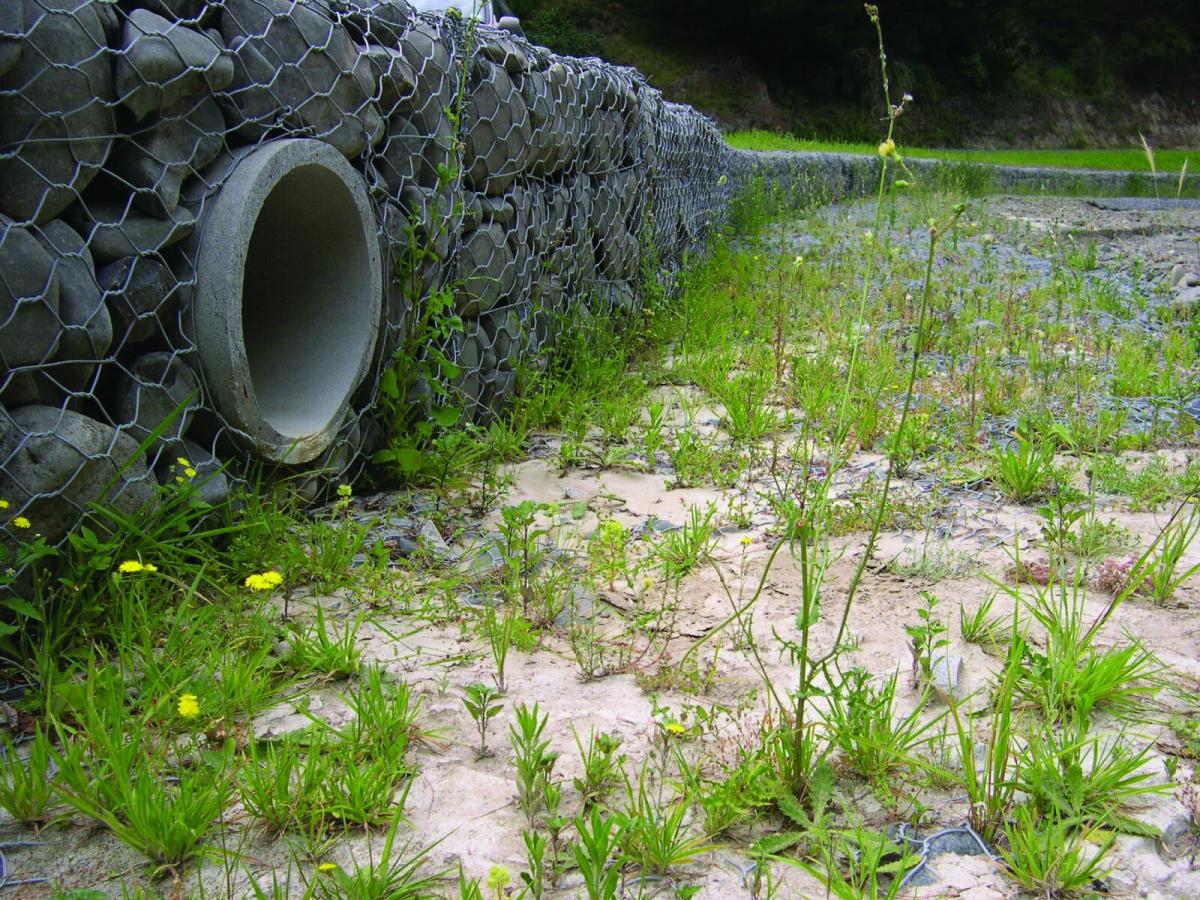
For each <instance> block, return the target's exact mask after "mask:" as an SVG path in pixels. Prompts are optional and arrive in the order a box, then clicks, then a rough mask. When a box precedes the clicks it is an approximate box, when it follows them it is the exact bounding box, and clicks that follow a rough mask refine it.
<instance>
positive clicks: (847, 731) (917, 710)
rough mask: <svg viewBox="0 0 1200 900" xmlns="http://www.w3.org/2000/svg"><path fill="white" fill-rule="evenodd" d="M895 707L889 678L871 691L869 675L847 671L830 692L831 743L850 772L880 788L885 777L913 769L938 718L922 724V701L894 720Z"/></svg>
mask: <svg viewBox="0 0 1200 900" xmlns="http://www.w3.org/2000/svg"><path fill="white" fill-rule="evenodd" d="M895 707H896V675H895V674H894V673H893V674H892V675H891V676H889V677H888V678H887V679H886V680H885V681H884V682H883V685H882V686H881V687H878V688H876V687H874V686H873V685H872V684H871V675H870V673H869V672H867V671H866V670H865V669H860V668H856V669H851V670H850V671H849V672H848V673H847V674H846V677H845V678H844V679H843V681H842V683H841V684H840V685H839V686H838V689H836V690H832V691H830V692H829V720H828V721H829V727H830V729H831V730H832V733H833V743H834V744H835V745H836V746H837V748H838V749H839V750H841V751H842V756H843V759H844V760H845V761H846V763H847V764H848V765H849V766H850V768H852V769H853V770H854V771H855V772H857V773H858V774H860V775H862V776H863V777H864V778H866V779H868V780H870V781H871V782H872V783H874V784H875V785H876V786H879V787H883V786H885V785H886V784H887V778H888V776H889V775H892V774H894V773H895V772H897V771H899V770H901V769H905V768H913V767H915V766H916V765H917V764H918V758H919V755H918V754H919V751H920V750H921V748H922V747H924V746H925V745H927V744H928V743H929V733H930V731H931V730H932V729H933V728H935V727H936V726H937V724H938V723H939V722H940V721H941V719H942V718H943V717H942V716H934V717H931V718H926V717H925V715H924V714H925V703H924V701H923V700H922V702H918V703H917V705H916V706H915V707H914V708H913V710H912V711H911V712H909V713H908V714H907V715H905V716H903V717H897V714H896V708H895Z"/></svg>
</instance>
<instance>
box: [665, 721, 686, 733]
mask: <svg viewBox="0 0 1200 900" xmlns="http://www.w3.org/2000/svg"><path fill="white" fill-rule="evenodd" d="M663 728H665V729H666V732H667V734H672V735H675V736H676V737H678V736H679V735H681V734H687V729H686V728H684V727H683V725H681V724H680V723H679V722H676V721H675V720H674V719H672V720H671V721H670V722H668V723H667V724H666V725H664V726H663Z"/></svg>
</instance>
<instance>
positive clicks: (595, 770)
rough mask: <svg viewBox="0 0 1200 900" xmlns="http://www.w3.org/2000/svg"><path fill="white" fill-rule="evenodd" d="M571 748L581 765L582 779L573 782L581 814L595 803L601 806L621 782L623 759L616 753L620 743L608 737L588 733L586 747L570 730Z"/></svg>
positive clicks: (623, 756)
mask: <svg viewBox="0 0 1200 900" xmlns="http://www.w3.org/2000/svg"><path fill="white" fill-rule="evenodd" d="M572 734H574V735H575V746H576V747H578V748H579V759H580V761H581V762H582V763H583V775H582V776H581V777H578V778H576V779H575V790H577V791H578V792H579V799H580V802H581V803H582V804H583V809H584V812H587V810H588V809H589V808H591V807H592V806H594V805H595V804H597V803H602V802H604V800H605V798H606V797H607V796H608V795H609V793H610V792H611V791H612V790H613V789H614V788H615V787H616V786H617V785H618V784H620V782H621V779H622V777H623V775H624V764H625V755H624V754H623V753H619V752H618V751H619V750H620V749H621V739H620V738H618V737H613V736H612V735H610V734H607V733H605V732H601V733H600V734H596V733H595V732H592V733H591V734H590V735H588V741H587V746H586V747H585V746H584V744H583V742H582V741H581V740H580V739H579V733H578V732H577V731H575V730H574V729H573V728H572Z"/></svg>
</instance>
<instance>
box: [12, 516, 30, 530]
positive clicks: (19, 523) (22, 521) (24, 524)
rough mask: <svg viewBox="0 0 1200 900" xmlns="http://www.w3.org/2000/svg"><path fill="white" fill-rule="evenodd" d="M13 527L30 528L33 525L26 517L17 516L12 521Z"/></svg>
mask: <svg viewBox="0 0 1200 900" xmlns="http://www.w3.org/2000/svg"><path fill="white" fill-rule="evenodd" d="M12 523H13V525H15V526H16V527H17V528H28V527H29V526H30V525H31V524H32V523H31V522H30V521H29V520H28V519H27V518H25V517H24V516H17V517H16V518H14V519H13V520H12Z"/></svg>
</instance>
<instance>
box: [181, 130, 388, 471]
mask: <svg viewBox="0 0 1200 900" xmlns="http://www.w3.org/2000/svg"><path fill="white" fill-rule="evenodd" d="M382 282H383V278H382V269H381V263H380V249H379V238H378V228H377V225H376V222H375V215H374V213H373V212H372V209H371V205H370V202H369V200H368V197H367V191H366V186H365V185H364V183H363V180H362V178H361V176H360V175H359V174H358V173H357V172H356V171H355V170H354V169H353V168H352V167H351V166H350V164H349V163H348V162H347V161H346V159H345V158H344V157H343V156H342V155H341V154H340V153H338V152H337V150H335V149H334V148H333V147H331V146H329V145H328V144H325V143H322V142H321V141H315V140H308V139H287V140H278V141H273V142H271V143H267V144H264V145H262V146H261V147H259V148H257V149H256V150H254V151H252V152H250V153H249V154H247V155H246V156H244V157H242V158H241V159H240V160H239V161H238V163H237V165H236V166H235V167H234V169H233V171H232V173H231V174H230V176H229V178H228V180H227V181H226V182H225V184H224V185H223V186H222V187H221V189H220V190H219V191H218V192H217V193H216V195H215V196H214V197H211V198H209V199H208V201H207V202H206V203H205V208H204V211H203V215H202V226H201V229H200V233H199V236H198V252H197V258H196V296H195V303H194V307H193V324H194V329H195V339H196V345H197V349H198V351H199V357H200V362H201V365H202V367H203V370H204V374H205V381H206V384H207V387H208V390H209V392H210V394H211V398H212V402H213V403H214V404H215V405H216V407H217V409H218V410H219V411H220V412H221V413H222V415H224V416H225V418H226V420H227V421H228V422H229V423H230V424H231V425H232V426H234V428H236V429H237V430H238V431H240V432H242V433H243V436H242V440H243V441H245V442H247V443H248V445H249V446H248V448H247V449H249V450H250V451H251V452H252V453H254V454H255V455H257V456H259V457H261V458H263V459H267V460H273V461H276V462H286V463H291V464H298V463H305V462H309V461H311V460H312V459H314V458H316V457H317V456H319V455H320V454H321V453H323V452H324V451H325V450H326V449H327V448H328V447H329V446H330V444H331V443H332V442H333V441H334V439H335V437H336V435H337V427H338V425H339V424H340V423H341V421H342V419H343V417H344V415H345V412H346V409H347V406H348V404H349V401H350V397H351V395H352V394H353V393H354V391H355V389H356V388H357V387H358V386H359V384H360V383H361V382H362V380H363V378H364V377H365V376H366V374H367V371H368V368H369V366H370V363H371V359H372V354H373V352H374V348H375V341H376V338H377V336H378V333H379V322H380V317H381V315H382V309H383V283H382Z"/></svg>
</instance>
